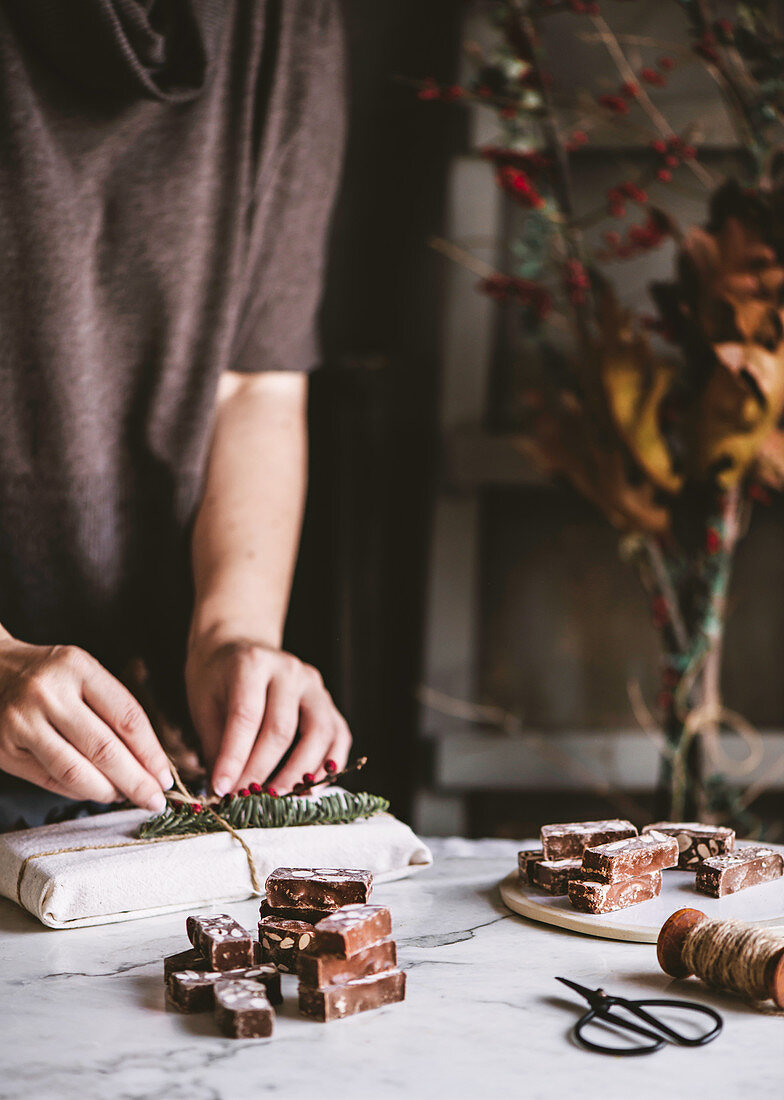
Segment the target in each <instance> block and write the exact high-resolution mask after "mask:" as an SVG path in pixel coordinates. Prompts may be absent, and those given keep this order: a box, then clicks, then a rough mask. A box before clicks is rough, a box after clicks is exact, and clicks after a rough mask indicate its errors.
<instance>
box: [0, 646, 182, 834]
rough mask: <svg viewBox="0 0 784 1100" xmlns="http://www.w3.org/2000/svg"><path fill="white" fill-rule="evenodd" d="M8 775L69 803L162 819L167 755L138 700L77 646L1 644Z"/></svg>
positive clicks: (0, 754) (1, 748) (0, 694)
mask: <svg viewBox="0 0 784 1100" xmlns="http://www.w3.org/2000/svg"><path fill="white" fill-rule="evenodd" d="M0 769H2V770H3V771H5V772H8V773H10V774H11V775H15V776H18V777H19V778H20V779H26V780H27V781H28V782H30V783H35V784H36V786H38V787H45V788H46V790H48V791H54V792H56V793H57V794H61V795H65V796H66V797H67V798H74V799H78V800H90V801H94V802H115V801H117V800H119V799H123V798H127V799H130V801H131V802H134V803H135V804H136V805H137V806H141V807H143V808H144V809H147V810H152V811H153V812H155V813H160V812H161V811H162V810H163V809H164V807H165V804H166V800H165V798H164V796H163V791H164V790H167V789H168V788H169V787H171V785H172V776H171V772H170V769H169V765H168V762H167V759H166V755H165V753H164V751H163V749H162V748H161V746H160V744H159V742H158V739H157V737H156V736H155V733H154V732H153V728H152V726H151V725H150V722H149V719H148V718H147V715H146V714H145V713H144V710H143V709H142V707H141V706H140V705H139V703H138V702H137V700H136V699H135V698H134V697H133V695H132V694H131V693H130V691H128V689H127V688H125V687H124V686H123V685H122V684H121V683H120V681H119V680H117V679H115V677H114V676H112V675H111V674H110V673H109V672H107V671H106V669H105V668H103V666H102V665H101V664H100V663H99V662H98V661H96V660H95V658H93V657H91V656H90V654H89V653H86V652H85V651H84V650H83V649H79V648H77V647H76V646H59V645H55V646H37V645H28V644H26V643H25V642H20V641H18V640H17V639H15V638H12V637H10V635H8V634H5V633H4V635H3V636H2V637H0Z"/></svg>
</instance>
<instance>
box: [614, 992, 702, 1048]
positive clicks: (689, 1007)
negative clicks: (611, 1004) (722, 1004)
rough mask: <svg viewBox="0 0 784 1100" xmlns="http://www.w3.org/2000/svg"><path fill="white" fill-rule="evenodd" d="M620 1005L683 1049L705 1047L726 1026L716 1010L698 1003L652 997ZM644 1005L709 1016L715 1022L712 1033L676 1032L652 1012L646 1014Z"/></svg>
mask: <svg viewBox="0 0 784 1100" xmlns="http://www.w3.org/2000/svg"><path fill="white" fill-rule="evenodd" d="M620 1003H622V1004H623V1007H624V1008H625V1009H626V1010H627V1011H628V1012H631V1013H633V1014H634V1015H635V1016H637V1017H638V1018H639V1019H641V1020H644V1021H645V1022H646V1023H648V1024H651V1025H652V1026H653V1027H655V1028H658V1030H659V1031H660V1032H661V1033H662V1034H663V1035H665V1036H666V1037H667V1038H668V1039H669V1040H670V1041H671V1042H673V1043H677V1045H678V1046H682V1047H701V1046H704V1045H705V1043H709V1042H710V1041H711V1040H712V1039H715V1038H716V1036H717V1035H718V1034H719V1032H720V1031H721V1029H722V1027H723V1026H724V1021H723V1020H722V1018H721V1016H720V1015H719V1013H718V1012H717V1011H716V1010H715V1008H710V1007H709V1006H708V1005H701V1004H697V1002H696V1001H675V1000H667V999H662V998H659V997H652V998H649V999H647V1000H641V1001H622V1002H620ZM643 1005H651V1006H653V1007H655V1008H677V1009H678V1010H679V1011H681V1012H699V1013H701V1014H702V1015H703V1016H709V1017H710V1018H711V1020H713V1027H712V1028H711V1029H710V1031H706V1032H705V1034H704V1035H698V1036H696V1037H693V1036H690V1035H683V1034H682V1033H681V1032H680V1031H676V1030H675V1028H673V1027H670V1026H669V1024H665V1023H664V1021H663V1020H660V1019H659V1018H658V1017H657V1016H654V1015H652V1013H650V1012H646V1011H645V1009H644V1007H643Z"/></svg>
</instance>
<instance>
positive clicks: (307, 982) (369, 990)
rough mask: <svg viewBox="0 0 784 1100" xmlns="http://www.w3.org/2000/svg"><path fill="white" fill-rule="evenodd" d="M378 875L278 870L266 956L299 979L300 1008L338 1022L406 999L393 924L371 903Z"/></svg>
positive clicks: (262, 924) (269, 905) (267, 910)
mask: <svg viewBox="0 0 784 1100" xmlns="http://www.w3.org/2000/svg"><path fill="white" fill-rule="evenodd" d="M372 889H373V876H372V875H371V873H370V872H369V871H363V870H352V869H347V868H329V867H327V868H310V867H279V868H277V870H275V871H273V872H272V874H271V875H270V876H269V878H268V879H267V883H266V892H267V896H266V899H265V901H264V902H263V904H262V906H261V920H260V921H259V943H260V946H261V958H262V961H263V962H265V963H271V964H273V965H275V966H276V967H278V969H279V970H282V971H284V972H286V973H291V974H298V975H299V979H300V983H299V1010H300V1012H301V1013H302V1015H303V1016H307V1017H308V1018H309V1019H312V1020H320V1021H327V1020H336V1019H339V1018H340V1017H342V1016H351V1015H353V1014H354V1013H357V1012H366V1011H368V1010H369V1009H373V1008H380V1007H381V1006H382V1005H386V1004H392V1003H394V1002H396V1001H402V1000H403V999H404V997H405V988H406V976H405V974H404V973H403V972H402V971H401V970H399V969H398V968H397V948H396V945H395V941H394V940H393V939H392V938H391V935H392V921H391V917H390V914H389V910H388V909H387V908H385V907H384V906H383V905H370V904H369V899H370V895H371V892H372Z"/></svg>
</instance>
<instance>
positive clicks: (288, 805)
mask: <svg viewBox="0 0 784 1100" xmlns="http://www.w3.org/2000/svg"><path fill="white" fill-rule="evenodd" d="M388 809H389V802H388V801H387V799H385V798H381V797H380V796H379V795H375V794H368V793H366V792H362V793H360V794H352V793H350V792H348V791H341V792H337V791H336V792H335V793H334V794H324V795H322V796H321V798H318V799H311V798H295V797H290V796H289V797H286V798H275V797H274V796H273V795H269V794H264V793H262V794H249V795H244V796H242V795H235V796H234V797H233V798H231V799H230V800H229V801H228V802H226V801H224V802H221V803H219V804H218V805H217V806H213V807H211V810H212V813H209V812H206V811H204V810H201V809H200V810H195V809H194V808H193V807H192V806H191V805H188V804H187V803H181V804H178V805H174V804H172V805H169V806H167V808H166V809H165V810H164V811H163V813H161V814H157V815H156V816H155V817H151V818H150V819H149V820H148V821H145V822H144V824H143V825H142V826H141V828H140V829H139V837H140V838H141V839H143V840H146V839H149V838H152V837H165V836H175V835H180V836H181V835H183V834H185V835H188V834H192V835H193V836H199V835H201V834H203V833H217V832H220V831H221V829H222V826H221V825H220V823H219V822H218V821H216V819H215V816H214V815H215V814H217V815H218V816H219V817H220V818H222V819H223V820H224V821H225V822H226V823H227V824H228V825H231V827H232V828H233V829H279V828H284V827H287V826H293V825H343V824H347V823H348V822H350V821H356V820H357V819H358V818H362V817H372V816H373V815H374V814H379V813H384V812H385V811H386V810H388Z"/></svg>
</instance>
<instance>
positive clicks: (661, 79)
mask: <svg viewBox="0 0 784 1100" xmlns="http://www.w3.org/2000/svg"><path fill="white" fill-rule="evenodd" d="M640 78H641V79H642V80H644V81H645V82H646V84H653V85H655V86H656V87H657V88H663V87H664V85H665V84H666V83H667V78H666V77H665V76H662V74H661V73H657V72H656V70H655V69H643V70H642V71H641V72H640Z"/></svg>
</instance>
